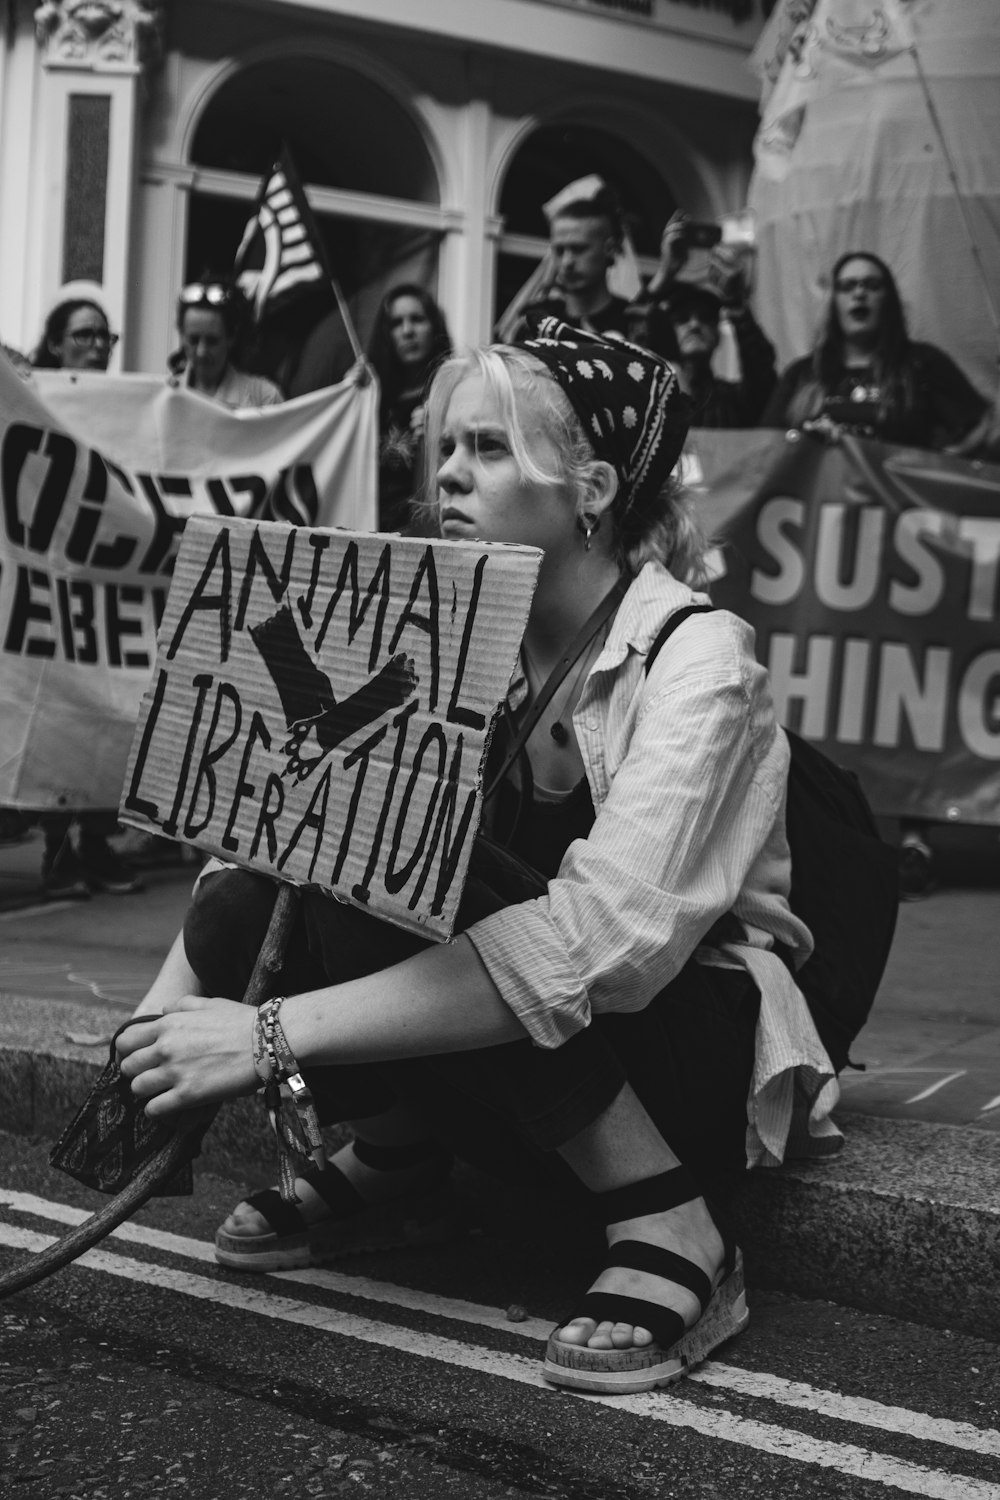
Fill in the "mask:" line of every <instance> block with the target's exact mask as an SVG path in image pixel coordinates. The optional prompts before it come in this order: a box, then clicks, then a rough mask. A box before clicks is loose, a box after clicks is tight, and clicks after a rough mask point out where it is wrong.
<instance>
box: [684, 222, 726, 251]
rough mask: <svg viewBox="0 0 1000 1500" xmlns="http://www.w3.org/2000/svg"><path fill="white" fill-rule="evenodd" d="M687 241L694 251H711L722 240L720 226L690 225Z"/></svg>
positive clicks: (687, 231)
mask: <svg viewBox="0 0 1000 1500" xmlns="http://www.w3.org/2000/svg"><path fill="white" fill-rule="evenodd" d="M684 237H685V239H686V240H687V242H688V244H689V245H690V246H691V248H692V249H693V250H711V248H712V246H713V245H717V244H718V243H719V241H720V240H721V239H722V230H721V228H720V227H719V225H718V224H688V226H687V229H686V232H685V236H684Z"/></svg>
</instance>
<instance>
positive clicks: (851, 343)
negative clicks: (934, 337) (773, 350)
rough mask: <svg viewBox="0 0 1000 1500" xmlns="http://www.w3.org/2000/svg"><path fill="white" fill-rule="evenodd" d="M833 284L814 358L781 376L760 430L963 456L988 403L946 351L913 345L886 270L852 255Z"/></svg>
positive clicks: (839, 265) (867, 257) (863, 254)
mask: <svg viewBox="0 0 1000 1500" xmlns="http://www.w3.org/2000/svg"><path fill="white" fill-rule="evenodd" d="M832 285H833V290H832V292H831V294H830V301H829V303H828V304H827V309H826V314H825V316H824V319H823V324H822V329H821V332H820V335H819V338H818V340H817V342H816V345H815V347H814V349H813V351H812V353H811V354H807V355H806V356H805V358H804V359H797V360H795V361H794V362H793V363H792V364H790V365H789V366H788V367H787V368H786V369H785V370H784V371H782V373H781V375H780V376H779V379H778V384H777V385H776V387H775V389H774V392H773V394H772V396H771V399H770V401H769V402H768V403H767V406H766V407H765V409H764V415H763V416H762V417H761V419H760V425H761V426H762V427H802V428H805V429H806V430H818V431H821V432H827V433H828V434H829V435H831V436H836V434H837V433H839V432H849V433H853V434H854V435H855V436H857V437H869V438H877V439H878V440H879V441H880V442H883V443H899V444H900V445H903V446H907V447H914V448H931V449H934V450H936V451H939V452H940V451H942V450H947V449H949V448H953V447H956V446H957V445H959V444H962V445H963V449H964V442H963V440H964V439H967V438H968V437H969V435H970V433H972V432H973V431H974V430H975V429H976V428H977V427H978V425H979V424H980V423H981V422H982V421H983V418H984V417H985V416H986V415H987V414H988V411H989V403H988V402H987V401H986V399H985V398H984V397H983V396H981V395H980V393H979V392H978V391H977V390H976V388H975V386H973V385H972V384H971V382H970V381H969V380H968V379H967V378H966V377H965V375H963V373H962V371H961V370H960V369H959V368H958V366H957V365H956V363H955V361H954V360H953V359H951V358H950V357H949V356H948V355H947V354H945V353H944V351H943V350H941V349H938V348H936V347H935V346H934V345H933V344H923V343H917V341H916V340H915V339H911V338H910V335H909V332H908V330H907V326H906V315H905V313H904V312H903V302H902V298H901V297H900V295H899V288H898V287H897V285H896V281H895V278H894V276H893V274H892V272H891V271H890V269H889V267H888V266H887V265H886V264H885V262H884V261H883V260H880V259H879V257H878V256H877V255H872V254H871V253H870V252H869V251H867V250H865V251H854V250H852V251H849V252H848V253H847V254H846V255H842V256H841V257H840V259H839V260H838V261H837V262H836V264H835V265H834V267H833V276H832Z"/></svg>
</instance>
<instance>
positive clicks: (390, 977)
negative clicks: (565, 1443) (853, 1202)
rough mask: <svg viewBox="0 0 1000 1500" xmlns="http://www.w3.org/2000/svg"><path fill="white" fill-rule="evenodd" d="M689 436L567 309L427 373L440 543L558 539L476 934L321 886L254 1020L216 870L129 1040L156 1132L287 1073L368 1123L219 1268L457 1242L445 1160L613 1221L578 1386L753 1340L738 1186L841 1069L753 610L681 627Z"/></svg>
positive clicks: (496, 747)
mask: <svg viewBox="0 0 1000 1500" xmlns="http://www.w3.org/2000/svg"><path fill="white" fill-rule="evenodd" d="M687 429H688V408H687V402H686V400H685V398H684V396H683V395H682V393H681V392H680V390H679V388H678V383H677V379H676V376H675V374H674V373H673V371H672V370H671V369H670V367H669V366H668V365H667V364H666V363H665V362H664V361H662V360H660V359H658V358H657V357H655V356H652V355H650V354H648V353H647V352H646V351H645V350H643V349H641V348H639V347H638V346H635V345H632V344H629V343H626V342H624V341H622V340H616V339H611V338H603V337H601V336H600V335H596V334H593V333H591V332H587V331H583V330H579V329H574V328H571V327H568V326H566V325H565V324H562V323H560V322H559V321H558V320H557V319H555V318H542V319H541V320H540V321H538V322H535V321H534V320H532V321H531V322H530V323H529V326H528V330H527V336H526V337H525V338H524V340H523V342H522V343H521V344H520V346H516V347H511V346H508V345H494V346H492V347H491V348H488V349H485V350H473V351H470V352H467V353H464V354H461V355H459V356H456V357H453V358H451V359H449V360H447V361H445V363H444V364H443V365H441V366H440V368H439V369H438V371H437V373H436V375H435V376H434V379H433V381H432V384H431V388H430V393H429V396H428V403H427V426H426V445H427V449H426V451H427V455H428V460H427V467H428V492H429V493H428V503H433V505H434V508H435V510H436V513H437V517H438V523H439V528H440V532H441V534H442V536H443V537H444V538H445V540H446V541H464V542H482V543H513V544H524V545H529V546H533V547H537V548H540V549H542V550H543V552H544V557H543V559H542V563H541V568H540V572H539V577H538V584H537V588H536V590H535V593H534V596H533V599H532V603H531V607H530V612H529V616H528V622H527V626H526V629H525V633H524V640H523V644H522V649H521V655H520V663H519V665H518V667H517V669H516V671H515V673H514V675H513V678H512V681H511V685H510V690H509V695H508V698H507V702H506V709H505V713H504V714H503V716H502V718H501V722H500V724H499V725H498V728H497V732H496V733H495V735H494V737H493V744H492V748H491V755H492V756H493V759H494V763H493V764H492V765H490V766H488V768H487V774H486V777H485V783H486V785H487V786H489V784H490V782H494V783H495V784H496V790H495V792H494V791H492V790H490V791H487V793H486V803H485V819H484V829H483V831H482V832H481V833H480V835H479V836H478V838H477V840H476V843H475V845H474V848H473V851H472V859H471V867H470V874H469V878H468V880H467V883H466V885H465V889H464V891H463V896H462V902H461V907H460V910H459V913H458V920H457V927H456V930H457V932H458V933H459V934H460V935H459V936H457V937H456V938H455V939H454V941H452V942H450V943H445V944H434V943H428V942H426V941H425V940H424V939H422V938H421V937H420V935H419V934H415V933H413V932H410V931H407V930H404V929H403V928H401V927H396V926H394V925H392V924H389V923H387V922H384V921H380V920H378V919H377V918H376V917H374V916H372V915H371V913H370V912H368V911H366V910H363V909H361V908H359V907H358V906H357V905H348V904H346V903H344V902H340V901H333V900H330V899H328V898H327V897H325V896H324V894H323V893H322V892H316V891H309V890H304V891H302V892H301V893H300V899H299V903H298V906H297V908H296V916H295V923H294V928H293V930H292V932H291V935H290V939H289V941H288V944H287V947H286V948H285V952H284V959H283V964H282V969H281V972H280V974H279V975H278V976H277V984H278V990H279V996H280V998H273V999H271V1000H269V1001H268V1002H267V1004H266V1005H265V1007H264V1008H263V1009H262V1011H261V1012H259V1013H257V1014H255V1013H254V1011H253V1010H252V1009H251V1008H248V1007H246V1006H244V1005H242V1004H239V1003H235V1002H236V1001H237V1000H238V999H239V997H241V996H242V994H243V993H244V990H245V986H246V983H247V979H248V977H249V971H250V969H251V967H252V966H253V964H254V961H255V959H256V956H257V953H258V950H259V947H260V942H261V939H262V937H263V934H264V931H265V930H266V927H267V923H268V919H269V916H270V914H271V912H272V910H273V907H274V902H275V897H276V893H277V885H276V883H275V882H274V881H273V880H271V879H269V878H267V877H265V876H262V875H260V874H257V873H253V872H251V871H249V870H245V869H234V868H222V867H220V865H219V864H218V863H215V864H212V865H210V866H208V867H207V869H206V871H205V872H203V874H202V877H201V879H200V881H199V883H198V886H197V888H196V892H195V896H194V900H193V903H192V906H191V908H190V910H189V913H188V916H187V920H186V922H185V924H184V928H183V931H182V933H181V934H180V935H179V937H178V938H177V940H176V942H175V943H174V946H173V948H172V949H171V952H170V954H169V955H168V957H167V959H166V961H165V963H164V965H163V968H162V970H161V972H160V974H159V976H158V977H157V979H156V980H155V981H154V984H153V986H152V988H151V990H150V992H149V994H148V995H147V996H146V998H145V999H144V1001H143V1002H142V1004H141V1005H140V1007H139V1008H138V1012H137V1015H138V1017H139V1020H138V1021H137V1023H136V1024H134V1025H132V1026H130V1027H129V1028H128V1029H127V1030H126V1031H124V1032H123V1033H122V1035H121V1037H120V1038H119V1041H118V1050H119V1054H120V1056H121V1058H122V1064H121V1065H122V1071H123V1074H124V1075H125V1077H126V1078H128V1079H129V1080H130V1085H131V1088H132V1091H133V1093H134V1094H135V1096H136V1097H137V1098H139V1099H141V1100H142V1101H144V1103H145V1110H146V1114H147V1116H148V1117H149V1118H150V1119H152V1120H158V1121H164V1120H170V1119H175V1120H176V1119H178V1118H181V1119H182V1120H183V1119H184V1118H185V1115H186V1120H187V1123H188V1125H189V1126H190V1125H192V1124H193V1123H194V1120H195V1118H196V1117H197V1116H196V1115H193V1114H191V1113H187V1114H186V1112H188V1111H195V1112H197V1111H198V1110H199V1109H200V1108H201V1107H202V1106H207V1105H211V1104H214V1103H216V1102H218V1101H221V1100H223V1099H229V1098H233V1097H236V1096H237V1095H240V1094H245V1093H250V1092H252V1091H253V1090H255V1089H256V1088H258V1087H259V1085H260V1084H261V1082H262V1080H263V1079H264V1077H265V1075H267V1076H269V1077H272V1078H275V1079H277V1078H279V1077H284V1076H291V1075H286V1070H287V1069H289V1068H290V1069H291V1070H292V1074H298V1072H299V1071H300V1069H301V1070H304V1072H303V1077H304V1078H305V1079H306V1081H307V1083H308V1085H309V1087H310V1088H311V1089H312V1091H313V1095H314V1098H315V1101H316V1105H317V1108H318V1112H319V1118H320V1120H321V1121H322V1122H324V1123H331V1122H333V1121H344V1120H349V1121H351V1122H352V1130H353V1135H354V1138H353V1140H352V1141H351V1143H350V1144H347V1145H344V1146H342V1147H341V1149H340V1150H339V1151H337V1152H336V1154H335V1155H333V1157H332V1159H331V1160H330V1161H329V1162H327V1163H325V1164H324V1165H318V1164H317V1165H314V1166H304V1167H301V1168H299V1169H298V1170H297V1176H296V1181H295V1183H294V1193H295V1198H296V1201H295V1202H291V1201H287V1200H286V1198H285V1197H279V1194H278V1192H277V1191H275V1190H273V1189H269V1190H267V1191H265V1192H263V1193H259V1194H255V1195H254V1196H253V1197H251V1198H250V1199H248V1200H247V1201H246V1202H244V1203H242V1204H241V1205H239V1206H238V1207H237V1209H236V1210H235V1212H234V1213H232V1214H231V1215H230V1216H229V1218H228V1219H227V1220H226V1221H225V1223H224V1224H223V1225H222V1226H221V1228H220V1229H219V1231H218V1234H217V1236H216V1255H217V1258H218V1259H219V1260H220V1262H221V1263H222V1264H223V1265H225V1266H228V1267H231V1268H233V1269H237V1270H243V1271H268V1270H273V1269H278V1268H285V1267H293V1266H305V1265H309V1264H313V1263H316V1262H319V1261H323V1260H329V1259H335V1258H336V1257H337V1256H339V1255H343V1254H346V1253H349V1252H350V1251H351V1250H355V1249H359V1248H361V1247H366V1248H375V1247H382V1246H389V1245H394V1244H404V1243H411V1242H414V1243H415V1242H425V1243H436V1242H439V1241H440V1240H442V1239H443V1238H445V1237H448V1236H449V1235H451V1234H453V1233H454V1232H455V1230H456V1228H458V1227H460V1224H461V1217H460V1215H457V1213H456V1205H455V1202H454V1199H453V1197H452V1192H451V1189H450V1186H449V1174H450V1170H451V1165H452V1157H453V1154H455V1155H459V1156H462V1157H463V1158H465V1159H467V1160H471V1161H473V1162H474V1163H476V1164H477V1165H478V1166H480V1167H481V1168H485V1169H486V1170H488V1171H494V1172H499V1173H501V1174H503V1173H504V1172H506V1173H507V1174H508V1175H510V1174H513V1175H514V1176H515V1178H516V1180H517V1181H519V1182H525V1181H529V1182H531V1183H532V1184H533V1185H535V1186H538V1185H542V1186H544V1187H545V1188H546V1189H547V1191H548V1194H549V1196H550V1198H551V1196H552V1195H559V1197H560V1199H561V1201H562V1202H563V1203H572V1204H573V1205H575V1207H576V1209H577V1210H578V1211H579V1212H580V1213H581V1215H583V1216H585V1217H586V1218H587V1219H589V1220H590V1221H591V1223H592V1224H597V1223H600V1224H601V1225H602V1226H604V1228H605V1233H606V1240H607V1248H606V1250H605V1252H604V1255H603V1256H602V1257H601V1258H600V1262H599V1263H600V1266H601V1268H600V1270H599V1272H598V1274H597V1276H596V1279H595V1281H594V1283H593V1286H592V1288H591V1290H590V1292H589V1293H586V1294H583V1293H582V1289H581V1292H580V1293H578V1295H577V1296H576V1298H575V1300H572V1299H567V1301H568V1302H569V1308H570V1315H569V1316H568V1317H566V1318H564V1319H563V1320H562V1321H561V1322H560V1324H559V1326H558V1328H557V1329H556V1330H555V1331H554V1332H553V1335H552V1337H551V1338H550V1340H549V1343H548V1350H547V1355H546V1360H545V1365H544V1373H545V1376H546V1378H547V1379H548V1380H550V1381H551V1382H553V1383H555V1384H557V1385H561V1386H567V1387H569V1388H571V1389H582V1390H586V1391H593V1392H600V1391H604V1392H611V1393H625V1392H629V1391H636V1390H648V1389H652V1388H654V1387H656V1386H660V1385H667V1384H669V1383H671V1382H672V1381H674V1380H677V1379H679V1378H680V1377H681V1376H682V1375H683V1374H684V1373H685V1372H686V1370H687V1369H688V1368H689V1367H690V1366H691V1365H694V1364H697V1363H698V1362H699V1361H700V1360H702V1359H704V1358H706V1357H707V1354H708V1352H709V1350H711V1349H712V1348H715V1347H717V1346H718V1345H719V1344H721V1343H723V1342H724V1341H725V1340H726V1339H728V1338H730V1337H732V1336H733V1335H734V1334H736V1333H738V1332H739V1331H740V1330H741V1329H742V1328H743V1327H744V1325H745V1323H746V1320H747V1313H746V1307H745V1300H744V1292H743V1272H742V1263H741V1257H740V1253H739V1250H738V1249H737V1247H736V1245H735V1243H734V1241H733V1237H732V1232H731V1227H730V1222H729V1207H728V1205H729V1199H730V1197H731V1194H732V1192H733V1190H734V1189H735V1188H736V1186H737V1185H738V1184H739V1183H740V1182H741V1181H742V1179H743V1177H744V1174H745V1171H746V1168H747V1166H748V1163H751V1164H752V1163H756V1162H760V1161H764V1160H768V1161H771V1162H774V1161H777V1160H780V1158H781V1155H782V1153H783V1150H784V1143H785V1141H786V1139H787V1132H788V1129H789V1125H790V1116H791V1098H792V1075H794V1074H795V1073H796V1072H797V1071H798V1070H799V1069H803V1070H804V1071H805V1073H806V1074H807V1077H808V1082H809V1085H810V1088H811V1090H812V1092H813V1094H815V1093H816V1091H817V1090H818V1088H819V1085H820V1082H821V1081H822V1080H823V1079H824V1078H826V1077H830V1076H832V1065H831V1064H830V1061H829V1059H828V1058H827V1056H826V1054H825V1052H824V1051H823V1048H822V1046H821V1044H820V1042H819V1038H818V1036H817V1035H816V1032H815V1028H814V1026H813V1023H812V1020H811V1018H810V1016H809V1012H808V1010H807V1008H806V1004H805V1001H804V999H803V997H802V995H801V993H800V992H799V990H798V988H797V986H796V985H795V983H794V981H793V979H792V966H793V965H794V964H796V963H797V962H799V961H801V960H803V959H804V958H805V956H806V955H807V954H808V953H809V951H810V949H811V946H812V943H811V937H810V934H809V933H808V931H807V930H806V928H805V927H804V926H803V924H802V923H801V922H800V921H799V920H798V919H797V918H796V917H795V916H794V915H793V913H792V912H791V909H790V907H789V904H788V892H789V886H790V876H791V869H790V857H789V851H788V841H787V838H786V835H785V825H784V806H785V794H786V786H787V777H788V766H789V749H788V743H787V741H786V739H785V737H784V735H783V734H782V732H781V731H780V729H779V728H778V726H777V723H776V721H775V716H774V707H773V702H772V698H771V693H770V688H769V685H768V679H767V674H766V672H765V670H764V668H763V667H761V666H760V665H759V664H758V663H757V661H756V659H755V656H754V649H753V631H752V630H751V629H750V627H749V626H748V625H747V624H746V623H745V622H744V621H742V620H740V619H739V618H738V617H737V616H735V615H733V614H729V613H727V612H726V611H724V610H715V611H709V612H707V613H704V612H702V613H699V614H698V616H697V618H696V619H689V618H687V615H688V614H689V613H690V611H691V609H692V607H695V608H697V607H698V606H704V605H705V604H706V603H707V599H706V596H705V594H704V593H703V592H701V588H702V585H703V582H704V579H705V572H706V568H705V543H704V540H703V538H702V537H701V535H700V533H699V531H698V528H697V525H696V523H695V519H694V513H693V509H692V508H691V506H690V504H689V501H688V499H687V498H686V495H685V493H684V492H683V491H682V489H681V488H680V486H679V485H678V483H677V482H676V480H675V479H673V478H672V471H673V469H674V466H675V464H676V463H677V461H678V458H679V456H680V452H681V448H682V445H683V443H684V439H685V436H686V434H687ZM595 601H599V603H597V605H596V607H595ZM671 622H672V624H673V625H674V626H675V627H676V628H674V629H673V632H672V634H671V635H670V637H669V639H664V638H663V635H662V632H663V629H664V627H665V626H666V625H667V624H669V623H671ZM779 947H780V949H781V953H782V955H783V956H779V952H778V951H776V949H778V948H779ZM762 996H763V997H764V998H765V999H766V1004H763V1003H762ZM279 1033H280V1034H279ZM262 1040H263V1050H261V1046H260V1043H261V1041H262ZM272 1052H273V1054H274V1062H272V1055H271V1054H272ZM279 1053H280V1060H279ZM255 1059H256V1060H255ZM821 1112H822V1111H821V1110H820V1111H818V1113H821ZM201 1123H203V1121H201ZM815 1124H816V1126H817V1128H819V1129H820V1132H821V1133H822V1130H823V1127H822V1126H820V1125H819V1121H818V1119H817V1121H816V1122H815ZM826 1129H827V1131H828V1130H829V1127H828V1126H827V1127H826ZM578 1223H579V1224H580V1226H581V1230H582V1229H584V1228H585V1227H586V1225H585V1222H584V1219H583V1218H581V1219H580V1220H578Z"/></svg>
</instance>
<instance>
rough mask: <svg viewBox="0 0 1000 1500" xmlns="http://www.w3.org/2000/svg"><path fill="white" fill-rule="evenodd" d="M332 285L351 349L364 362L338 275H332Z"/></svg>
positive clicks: (356, 357)
mask: <svg viewBox="0 0 1000 1500" xmlns="http://www.w3.org/2000/svg"><path fill="white" fill-rule="evenodd" d="M330 286H331V287H332V288H333V295H334V297H336V299H337V308H338V310H339V312H340V316H341V317H342V318H343V320H344V327H345V328H346V329H347V337H348V338H349V339H350V341H351V349H352V351H353V353H354V358H355V360H356V361H358V360H360V361H362V362H363V361H364V357H365V355H364V350H363V349H362V348H361V345H360V343H359V342H358V335H357V330H356V329H355V327H354V324H353V323H352V321H351V315H350V313H349V312H348V310H347V302H346V301H345V299H344V294H343V292H342V291H341V290H340V287H339V286H338V284H337V278H336V276H331V277H330Z"/></svg>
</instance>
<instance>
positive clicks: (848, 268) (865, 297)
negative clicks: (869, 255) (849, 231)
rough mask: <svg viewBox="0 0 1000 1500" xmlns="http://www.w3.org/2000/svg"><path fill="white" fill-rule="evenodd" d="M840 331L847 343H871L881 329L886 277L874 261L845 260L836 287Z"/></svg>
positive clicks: (854, 257)
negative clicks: (849, 341)
mask: <svg viewBox="0 0 1000 1500" xmlns="http://www.w3.org/2000/svg"><path fill="white" fill-rule="evenodd" d="M833 296H834V305H835V307H836V309H837V322H838V323H839V324H840V331H841V333H842V334H843V335H844V337H845V338H847V339H855V340H857V341H858V342H859V343H871V342H873V341H874V340H875V339H876V338H877V337H878V334H879V330H880V328H881V326H882V313H883V310H884V308H885V277H884V275H883V274H882V270H881V268H880V267H879V266H877V265H876V264H875V262H874V261H872V260H867V259H866V258H865V257H864V256H863V255H855V256H853V257H852V258H851V259H850V260H845V262H844V264H843V265H842V266H841V268H840V270H839V271H838V272H837V280H836V282H835V283H834V287H833Z"/></svg>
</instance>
